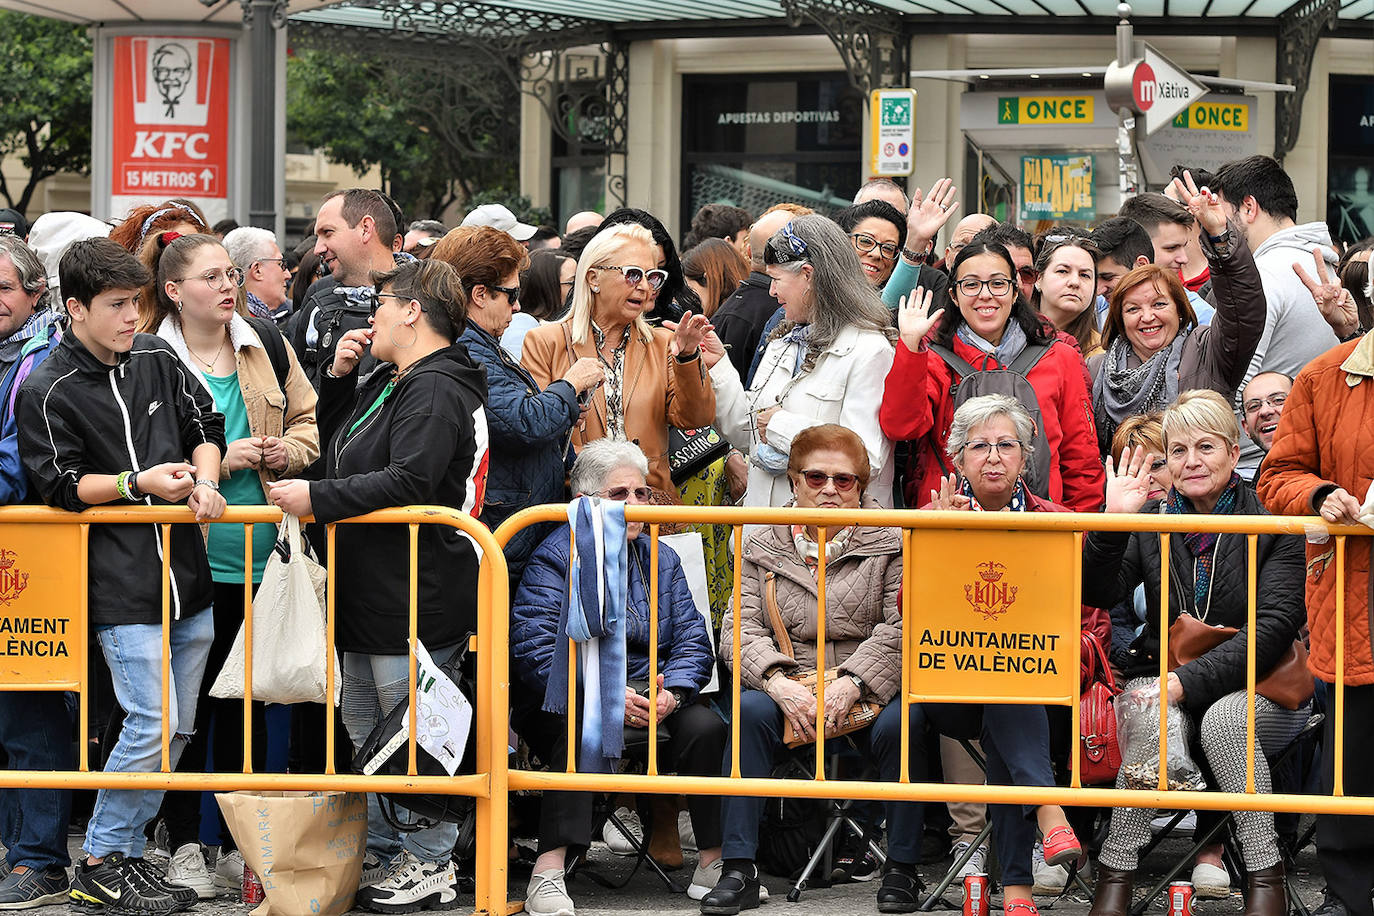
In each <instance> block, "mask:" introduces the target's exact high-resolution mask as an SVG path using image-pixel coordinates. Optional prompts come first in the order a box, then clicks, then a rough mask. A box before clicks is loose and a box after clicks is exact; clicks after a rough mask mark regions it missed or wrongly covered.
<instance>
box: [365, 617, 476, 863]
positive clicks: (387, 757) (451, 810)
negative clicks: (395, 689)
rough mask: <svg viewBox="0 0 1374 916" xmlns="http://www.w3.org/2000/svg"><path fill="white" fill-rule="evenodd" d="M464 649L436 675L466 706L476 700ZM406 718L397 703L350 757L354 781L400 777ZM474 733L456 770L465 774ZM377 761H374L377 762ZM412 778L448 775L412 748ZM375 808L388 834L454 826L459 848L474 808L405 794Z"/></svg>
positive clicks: (383, 795)
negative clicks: (407, 815)
mask: <svg viewBox="0 0 1374 916" xmlns="http://www.w3.org/2000/svg"><path fill="white" fill-rule="evenodd" d="M467 655H468V649H467V645H466V643H465V644H464V645H463V647H462V648H461V649H459V650H458V651H456V652H454V653H453V655H452V656H451V657H450V658H449V659H448V661H446V662H444V663H443V664H442V665H440V666H439V670H440V671H442V672H443V673H444V674H445V675H447V676H448V677H449V679H450V680H452V681H453V683H454V684H456V685H457V686H458V689H459V690H461V691H462V692H463V694H464V695H465V696H467V697H468V699H469V701H471V700H472V698H473V697H475V696H476V695H477V691H476V678H475V677H474V676H473V675H472V674H471V673H470V672H469V670H468V669H469V667H470V666H468V665H467V660H468V658H467ZM409 714H410V704H409V703H398V704H396V708H395V709H393V710H391V712H389V713H387V715H386V716H384V717H383V718H382V720H381V721H380V722H378V723H377V725H376V726H375V727H374V728H373V729H372V732H371V733H370V734H369V735H368V736H367V740H366V741H364V742H363V745H362V747H361V748H360V749H359V750H358V753H357V754H355V755H354V757H353V772H354V773H357V774H359V775H368V774H372V775H381V776H404V775H406V768H407V763H408V758H409V753H408V751H407V745H408V742H407V741H397V740H396V739H397V738H398V736H399V735H400V733H401V730H402V728H403V727H404V726H405V725H406V718H407V716H409ZM476 747H477V729H476V728H472V729H470V730H469V731H468V743H467V749H466V750H465V751H464V752H463V764H462V767H463V769H464V770H465V771H466V770H467V769H468V765H469V762H470V761H471V760H472V759H473V758H474V756H476V752H477V750H476ZM379 758H380V759H379ZM415 773H416V775H418V776H447V775H448V771H447V770H445V769H444V767H443V764H441V763H440V762H439V761H438V760H436V759H435V758H434V757H432V756H430V754H429V752H428V751H426V750H425V749H424V748H423V747H419V746H418V745H417V747H416V748H415ZM397 806H400V807H402V808H405V809H406V810H407V811H409V812H410V813H411V814H412V815H414V817H415V820H405V819H403V818H402V817H401V816H400V812H398V811H396V808H397ZM377 807H378V808H380V809H381V812H382V817H383V818H385V819H386V822H387V823H388V824H390V825H391V826H392V828H393V829H395V830H399V831H402V832H405V833H412V832H414V831H417V830H427V829H429V828H430V827H435V826H438V825H439V824H441V823H450V824H458V825H459V828H460V829H459V845H460V846H461V845H462V842H463V839H464V837H463V834H464V832H465V831H466V832H468V833H469V835H470V833H471V830H472V829H473V826H474V823H475V822H474V820H473V819H474V816H475V811H476V809H475V806H474V804H473V800H472V799H471V798H469V797H468V796H466V795H426V794H420V793H410V792H378V793H377Z"/></svg>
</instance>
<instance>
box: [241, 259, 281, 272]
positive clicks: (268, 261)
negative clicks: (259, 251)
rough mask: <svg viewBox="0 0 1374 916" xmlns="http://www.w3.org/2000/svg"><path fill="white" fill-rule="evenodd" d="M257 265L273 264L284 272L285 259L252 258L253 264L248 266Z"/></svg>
mask: <svg viewBox="0 0 1374 916" xmlns="http://www.w3.org/2000/svg"><path fill="white" fill-rule="evenodd" d="M258 264H275V265H277V266H278V267H280V268H281V269H282V270H286V258H254V259H253V263H252V264H250V265H248V266H250V267H253V266H256V265H258Z"/></svg>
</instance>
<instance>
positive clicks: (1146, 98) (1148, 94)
mask: <svg viewBox="0 0 1374 916" xmlns="http://www.w3.org/2000/svg"><path fill="white" fill-rule="evenodd" d="M1154 100H1155V83H1154V81H1153V80H1152V81H1150V82H1148V83H1141V84H1140V101H1142V102H1144V103H1145V104H1146V105H1149V104H1150V103H1152V102H1154Z"/></svg>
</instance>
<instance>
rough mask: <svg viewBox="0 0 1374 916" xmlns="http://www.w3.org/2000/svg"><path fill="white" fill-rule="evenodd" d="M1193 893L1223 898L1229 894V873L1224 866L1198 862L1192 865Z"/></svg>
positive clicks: (1215, 898)
mask: <svg viewBox="0 0 1374 916" xmlns="http://www.w3.org/2000/svg"><path fill="white" fill-rule="evenodd" d="M1193 893H1195V894H1197V895H1198V896H1199V897H1209V898H1211V899H1213V900H1225V899H1226V898H1227V897H1230V896H1231V875H1230V874H1229V873H1228V872H1227V871H1226V868H1225V867H1220V868H1218V867H1217V866H1215V865H1211V864H1209V863H1207V862H1198V863H1196V864H1195V865H1193Z"/></svg>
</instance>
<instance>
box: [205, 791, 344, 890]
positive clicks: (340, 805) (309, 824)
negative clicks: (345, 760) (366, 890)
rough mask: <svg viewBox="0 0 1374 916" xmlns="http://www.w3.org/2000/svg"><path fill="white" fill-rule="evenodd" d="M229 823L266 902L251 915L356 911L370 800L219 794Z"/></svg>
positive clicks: (317, 795)
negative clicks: (355, 897) (254, 873)
mask: <svg viewBox="0 0 1374 916" xmlns="http://www.w3.org/2000/svg"><path fill="white" fill-rule="evenodd" d="M215 800H216V801H218V802H219V807H220V810H221V811H222V812H224V822H225V823H226V824H227V825H228V826H229V833H230V834H232V835H233V837H234V842H235V843H237V844H238V847H239V852H240V853H242V854H243V859H244V861H245V862H247V863H248V867H249V868H251V869H253V871H254V872H256V873H257V875H258V878H259V880H261V881H262V887H263V890H264V891H265V892H266V899H265V900H264V901H263V902H262V904H261V905H260V906H259V907H258V908H257V909H255V910H253V912H252V914H251V916H339V914H342V913H346V912H348V911H349V910H350V909H351V908H352V907H353V895H354V894H356V893H357V891H358V879H359V878H361V877H362V873H363V855H364V853H366V852H367V796H366V795H362V794H359V793H356V792H216V793H215Z"/></svg>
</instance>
